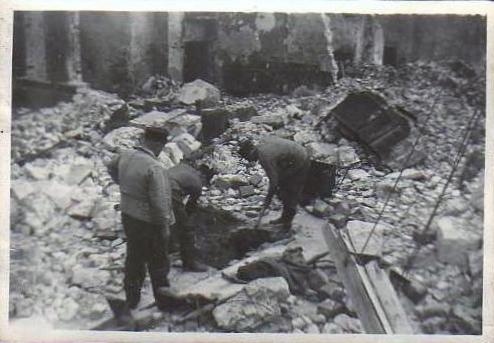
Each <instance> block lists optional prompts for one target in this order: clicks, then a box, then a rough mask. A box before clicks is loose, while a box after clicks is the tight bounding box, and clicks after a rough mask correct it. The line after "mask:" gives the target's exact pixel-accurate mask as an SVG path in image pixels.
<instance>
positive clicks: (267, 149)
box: [239, 136, 310, 231]
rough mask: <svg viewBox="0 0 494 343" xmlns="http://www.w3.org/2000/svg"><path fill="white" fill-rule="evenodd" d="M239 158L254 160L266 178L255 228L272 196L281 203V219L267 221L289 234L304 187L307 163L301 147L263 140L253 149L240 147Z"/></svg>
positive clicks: (273, 139)
mask: <svg viewBox="0 0 494 343" xmlns="http://www.w3.org/2000/svg"><path fill="white" fill-rule="evenodd" d="M239 154H240V155H241V156H242V157H243V158H246V159H247V160H249V161H256V160H258V161H259V163H260V164H261V166H262V167H263V169H264V171H265V172H266V175H267V176H268V178H269V188H268V194H267V195H266V198H265V199H264V204H263V207H262V210H261V213H260V215H259V219H258V225H259V223H260V220H261V218H262V216H263V215H264V213H265V211H266V210H267V208H268V207H269V205H270V204H271V201H272V199H273V196H274V195H275V194H276V195H278V197H279V198H280V200H281V202H282V203H283V211H282V214H281V217H280V218H278V219H276V220H273V221H271V222H270V223H273V224H282V225H283V229H284V231H289V230H290V229H291V226H292V221H293V218H294V217H295V214H296V212H297V205H298V203H299V201H300V197H301V194H302V191H303V189H304V185H305V179H306V177H307V172H308V170H309V168H310V160H309V157H308V154H307V152H306V150H305V148H304V147H303V146H301V145H300V144H298V143H296V142H293V141H290V140H288V139H283V138H279V137H276V136H266V137H264V138H262V139H261V140H260V141H259V143H258V144H257V145H254V144H253V142H252V141H251V140H244V141H243V142H241V143H240V149H239Z"/></svg>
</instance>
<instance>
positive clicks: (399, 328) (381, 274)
mask: <svg viewBox="0 0 494 343" xmlns="http://www.w3.org/2000/svg"><path fill="white" fill-rule="evenodd" d="M365 270H366V271H367V275H368V277H369V279H370V280H371V283H372V285H373V287H374V290H375V291H376V293H377V294H378V297H379V299H380V301H381V304H382V307H383V309H384V311H385V312H386V317H387V318H388V320H389V322H390V323H391V326H392V328H393V331H394V332H395V333H400V334H413V333H414V332H413V328H412V326H411V324H410V322H409V320H408V317H407V315H406V313H405V310H404V309H403V307H402V306H401V303H400V300H399V299H398V295H397V294H396V291H395V289H394V287H393V285H392V284H391V282H390V280H389V277H388V275H387V274H386V272H385V271H384V270H382V269H381V267H379V264H378V263H377V261H371V262H369V263H367V264H366V265H365Z"/></svg>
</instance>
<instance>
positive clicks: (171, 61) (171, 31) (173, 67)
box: [168, 12, 184, 82]
mask: <svg viewBox="0 0 494 343" xmlns="http://www.w3.org/2000/svg"><path fill="white" fill-rule="evenodd" d="M183 18H184V14H183V13H182V12H170V13H168V75H169V76H170V77H171V78H172V79H173V80H175V81H178V82H182V81H183V67H184V46H183V40H182V32H183V27H182V23H183Z"/></svg>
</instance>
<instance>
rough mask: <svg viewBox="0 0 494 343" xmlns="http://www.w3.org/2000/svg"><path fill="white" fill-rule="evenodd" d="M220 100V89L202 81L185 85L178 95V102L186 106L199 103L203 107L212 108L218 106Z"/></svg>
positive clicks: (198, 80)
mask: <svg viewBox="0 0 494 343" xmlns="http://www.w3.org/2000/svg"><path fill="white" fill-rule="evenodd" d="M220 99H221V94H220V91H219V89H218V88H216V87H215V86H213V85H212V84H210V83H207V82H206V81H203V80H201V79H197V80H194V81H192V82H189V83H186V84H184V85H183V87H182V88H181V89H180V92H179V94H178V101H180V102H182V103H184V104H186V105H193V104H195V103H196V101H199V102H200V104H201V106H203V107H211V106H214V105H216V104H217V103H218V102H219V101H220Z"/></svg>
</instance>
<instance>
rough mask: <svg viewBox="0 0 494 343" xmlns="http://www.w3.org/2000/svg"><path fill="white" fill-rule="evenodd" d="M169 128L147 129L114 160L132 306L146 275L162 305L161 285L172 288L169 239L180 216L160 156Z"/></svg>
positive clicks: (111, 169) (127, 291) (113, 174)
mask: <svg viewBox="0 0 494 343" xmlns="http://www.w3.org/2000/svg"><path fill="white" fill-rule="evenodd" d="M167 136H168V132H166V130H162V129H159V128H146V129H145V132H144V136H143V139H142V142H141V143H142V144H141V145H140V146H136V147H135V148H133V149H131V150H126V151H123V152H122V153H120V154H119V155H118V156H116V157H115V158H114V159H113V160H112V161H111V162H110V163H109V164H108V171H109V174H110V176H111V177H112V179H113V180H114V181H115V182H116V183H117V184H119V185H120V193H121V201H120V209H121V211H122V224H123V227H124V231H125V235H126V236H127V254H126V259H125V277H124V289H125V295H126V299H127V304H128V306H129V307H130V308H136V307H137V305H138V303H139V301H140V297H141V288H142V284H143V282H144V279H145V276H146V267H147V270H148V272H149V275H150V277H151V284H152V288H153V294H154V297H155V299H156V302H157V304H158V305H159V304H160V301H159V300H160V299H159V298H160V288H161V287H168V286H169V282H168V272H169V269H170V262H169V259H168V240H169V236H170V226H171V225H173V224H174V222H175V218H174V215H173V211H172V205H171V187H170V182H169V179H168V174H167V172H166V171H165V169H164V168H163V166H162V164H161V163H160V162H159V161H158V159H157V157H158V155H159V154H160V152H161V151H162V150H163V147H164V146H165V144H166V142H167Z"/></svg>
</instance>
